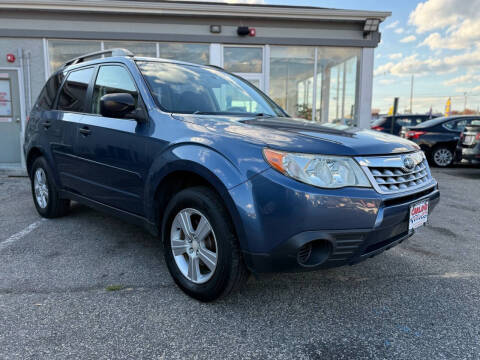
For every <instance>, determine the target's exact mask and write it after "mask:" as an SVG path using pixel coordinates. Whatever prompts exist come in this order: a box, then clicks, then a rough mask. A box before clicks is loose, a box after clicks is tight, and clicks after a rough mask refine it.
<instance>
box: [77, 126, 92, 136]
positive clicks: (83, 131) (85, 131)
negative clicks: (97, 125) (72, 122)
mask: <svg viewBox="0 0 480 360" xmlns="http://www.w3.org/2000/svg"><path fill="white" fill-rule="evenodd" d="M78 131H79V132H80V134H82V135H85V136H88V135H90V134H91V132H92V130H90V129H89V128H88V127H87V126H84V127H82V128H80V129H78Z"/></svg>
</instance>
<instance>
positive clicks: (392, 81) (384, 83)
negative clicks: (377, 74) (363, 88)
mask: <svg viewBox="0 0 480 360" xmlns="http://www.w3.org/2000/svg"><path fill="white" fill-rule="evenodd" d="M394 82H395V80H394V79H381V80H378V83H379V84H382V85H391V84H393V83H394Z"/></svg>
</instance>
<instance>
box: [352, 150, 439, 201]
mask: <svg viewBox="0 0 480 360" xmlns="http://www.w3.org/2000/svg"><path fill="white" fill-rule="evenodd" d="M407 157H408V158H409V160H412V161H413V167H412V168H411V169H407V167H406V165H405V158H407ZM359 162H360V164H361V165H362V167H363V169H364V170H365V172H366V173H367V175H368V177H369V178H370V180H371V181H372V184H373V186H374V187H375V189H376V190H377V191H378V192H380V193H382V194H395V193H398V192H402V191H408V190H413V189H416V188H420V187H423V186H425V185H427V184H429V183H430V182H431V180H432V177H431V175H430V169H429V168H428V163H427V160H426V159H425V156H424V155H423V153H422V152H416V153H413V154H403V155H393V156H382V157H364V158H360V159H359Z"/></svg>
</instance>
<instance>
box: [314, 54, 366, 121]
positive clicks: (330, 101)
mask: <svg viewBox="0 0 480 360" xmlns="http://www.w3.org/2000/svg"><path fill="white" fill-rule="evenodd" d="M360 53H361V50H360V49H358V48H341V47H319V48H318V53H317V99H316V116H315V119H316V120H317V121H319V122H330V123H338V124H342V125H349V126H350V125H355V124H356V114H355V99H356V92H357V68H358V62H359V59H360Z"/></svg>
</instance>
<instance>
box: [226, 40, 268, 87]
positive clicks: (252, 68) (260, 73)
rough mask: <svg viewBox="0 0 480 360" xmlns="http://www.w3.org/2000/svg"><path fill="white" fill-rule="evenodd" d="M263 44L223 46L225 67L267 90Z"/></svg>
mask: <svg viewBox="0 0 480 360" xmlns="http://www.w3.org/2000/svg"><path fill="white" fill-rule="evenodd" d="M264 63H265V61H264V48H263V46H237V45H224V46H223V59H222V64H223V68H224V69H225V70H227V71H229V72H232V73H234V74H236V75H238V76H240V77H242V78H244V79H245V80H247V81H249V82H251V83H252V84H253V85H255V86H256V87H257V88H259V89H260V90H262V91H265V90H266V89H265V82H264V79H265V75H264V74H265V72H264V67H265V64H264Z"/></svg>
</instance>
